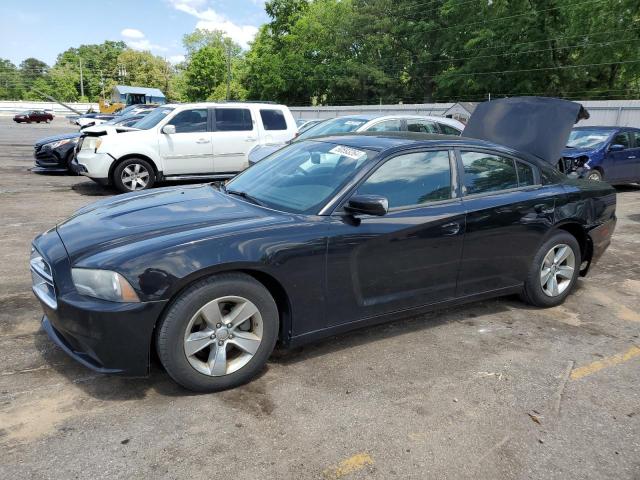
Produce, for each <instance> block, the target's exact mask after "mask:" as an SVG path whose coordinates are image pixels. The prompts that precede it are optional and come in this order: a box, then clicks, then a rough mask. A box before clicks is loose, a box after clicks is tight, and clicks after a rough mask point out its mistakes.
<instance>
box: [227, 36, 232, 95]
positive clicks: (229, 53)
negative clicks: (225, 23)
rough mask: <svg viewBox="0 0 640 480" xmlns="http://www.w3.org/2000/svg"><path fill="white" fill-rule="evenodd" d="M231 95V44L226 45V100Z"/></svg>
mask: <svg viewBox="0 0 640 480" xmlns="http://www.w3.org/2000/svg"><path fill="white" fill-rule="evenodd" d="M230 96H231V45H227V101H229V97H230Z"/></svg>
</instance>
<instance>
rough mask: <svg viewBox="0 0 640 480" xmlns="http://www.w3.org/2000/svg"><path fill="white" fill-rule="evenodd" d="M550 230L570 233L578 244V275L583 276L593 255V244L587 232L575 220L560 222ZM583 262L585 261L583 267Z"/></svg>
mask: <svg viewBox="0 0 640 480" xmlns="http://www.w3.org/2000/svg"><path fill="white" fill-rule="evenodd" d="M552 231H565V232H567V233H569V234H570V235H572V236H573V237H574V238H575V239H576V240H577V241H578V245H579V246H580V262H581V264H580V275H581V276H585V275H586V274H587V270H588V269H589V265H590V264H591V258H592V256H593V245H592V242H591V238H590V237H589V235H588V234H587V232H586V230H585V228H584V226H583V225H582V224H581V223H579V222H577V221H568V222H565V223H561V224H559V225H556V228H555V229H553V230H552ZM584 262H587V264H586V266H585V267H582V265H584Z"/></svg>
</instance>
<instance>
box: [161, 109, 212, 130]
mask: <svg viewBox="0 0 640 480" xmlns="http://www.w3.org/2000/svg"><path fill="white" fill-rule="evenodd" d="M207 116H208V112H207V109H206V108H198V109H196V110H183V111H182V112H180V113H177V114H176V116H175V117H173V118H172V119H171V120H169V124H170V125H173V126H175V127H176V133H194V132H206V131H207Z"/></svg>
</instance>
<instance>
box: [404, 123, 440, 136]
mask: <svg viewBox="0 0 640 480" xmlns="http://www.w3.org/2000/svg"><path fill="white" fill-rule="evenodd" d="M407 131H409V132H419V133H440V132H439V131H438V127H437V126H436V124H435V123H433V122H429V121H426V120H407Z"/></svg>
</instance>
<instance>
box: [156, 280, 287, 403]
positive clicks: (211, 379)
mask: <svg viewBox="0 0 640 480" xmlns="http://www.w3.org/2000/svg"><path fill="white" fill-rule="evenodd" d="M278 329H279V316H278V309H277V307H276V304H275V301H274V300H273V297H272V296H271V295H270V294H269V292H268V290H267V289H266V288H265V287H264V286H263V285H262V284H260V283H259V282H257V281H256V280H254V279H253V278H251V277H249V276H247V275H243V274H237V273H227V274H221V275H216V276H213V277H209V278H207V279H205V280H202V281H200V282H198V283H196V284H195V285H193V286H191V287H190V288H188V289H187V290H186V291H185V292H184V293H182V294H181V295H180V296H179V297H178V298H177V299H176V300H175V301H174V302H173V304H172V305H171V307H170V308H169V310H168V311H167V313H166V315H165V316H164V318H163V319H162V321H161V322H160V325H159V326H158V329H157V334H156V348H157V352H158V356H159V357H160V361H161V362H162V365H163V366H164V368H165V369H166V370H167V373H168V374H169V376H170V377H171V378H173V380H175V381H176V382H177V383H179V384H180V385H182V386H183V387H185V388H187V389H189V390H193V391H196V392H216V391H220V390H226V389H228V388H233V387H237V386H239V385H242V384H244V383H246V382H248V381H249V380H251V379H252V378H254V377H255V376H256V375H257V374H258V373H259V372H260V371H261V370H262V369H263V368H264V366H265V364H266V362H267V360H268V358H269V356H270V355H271V352H272V351H273V349H274V347H275V344H276V340H277V338H278Z"/></svg>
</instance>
